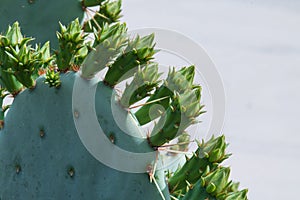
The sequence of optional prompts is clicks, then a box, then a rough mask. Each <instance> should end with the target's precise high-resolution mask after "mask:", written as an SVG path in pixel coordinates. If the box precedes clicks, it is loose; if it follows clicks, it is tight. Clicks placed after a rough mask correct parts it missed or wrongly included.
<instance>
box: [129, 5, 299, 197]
mask: <svg viewBox="0 0 300 200" xmlns="http://www.w3.org/2000/svg"><path fill="white" fill-rule="evenodd" d="M123 15H124V17H123V21H126V23H127V25H128V27H129V29H130V30H132V29H137V28H145V27H157V28H166V29H170V30H175V31H178V32H180V33H182V34H184V35H186V36H188V37H190V38H191V39H193V40H194V41H196V42H197V43H199V44H200V45H201V46H202V47H204V48H205V49H206V51H207V52H208V54H209V56H210V57H211V58H212V60H213V61H214V63H215V64H216V68H217V69H218V71H219V73H220V75H221V77H222V80H223V84H224V88H225V93H226V118H225V122H224V127H223V133H224V134H225V135H226V137H227V141H228V142H229V143H230V146H229V151H230V152H232V153H233V156H232V157H231V158H230V159H229V160H228V161H227V162H226V164H227V165H230V166H231V167H232V179H234V180H238V181H240V182H241V187H243V188H244V187H247V188H249V199H255V200H266V199H272V200H279V199H297V197H298V195H297V193H298V191H297V189H298V185H299V184H298V180H299V178H300V174H299V173H298V169H299V167H300V159H299V158H300V135H299V134H300V122H298V120H299V116H300V115H299V114H300V106H299V102H300V56H299V55H300V1H297V0H287V1H280V0H261V1H258V0H227V1H221V0H215V1H208V0H206V1H203V0H189V1H179V0H151V1H146V0H126V1H125V0H124V1H123Z"/></svg>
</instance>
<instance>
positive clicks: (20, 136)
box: [0, 73, 169, 200]
mask: <svg viewBox="0 0 300 200" xmlns="http://www.w3.org/2000/svg"><path fill="white" fill-rule="evenodd" d="M74 77H75V76H74V73H67V74H65V75H62V76H61V81H62V84H61V87H60V88H59V89H55V88H53V87H52V88H49V86H48V85H46V84H45V83H43V81H44V78H42V79H41V78H40V79H38V81H37V86H36V88H35V89H34V90H32V91H30V90H25V91H23V92H22V93H20V94H19V95H18V96H17V97H16V98H15V101H14V103H13V105H12V107H11V109H10V110H9V112H8V114H7V116H6V118H5V126H4V129H2V130H1V132H0V199H1V200H7V199H9V200H19V199H22V200H32V199H33V200H38V199H45V200H47V199H70V200H77V199H78V200H85V199H93V200H97V199H99V200H100V199H101V200H116V199H118V200H121V199H126V200H127V199H130V200H140V199H143V200H160V199H161V196H160V195H159V193H158V190H157V189H156V187H155V185H154V184H153V183H150V182H149V177H148V174H145V173H144V174H133V173H125V172H120V171H116V170H114V169H111V168H109V167H107V166H105V165H103V164H102V163H100V162H99V161H98V160H96V159H95V158H94V157H93V156H92V155H91V154H90V153H88V152H87V150H86V148H85V147H84V146H83V145H82V143H81V141H80V139H79V136H78V134H77V132H76V129H75V125H74V121H73V115H72V90H73V82H74ZM111 94H112V89H111V88H109V87H107V86H104V85H103V84H101V83H99V85H98V87H97V92H96V99H95V102H96V113H97V117H98V120H99V123H100V125H101V127H102V129H103V131H104V132H105V133H106V134H107V135H110V134H111V132H113V133H114V137H115V144H116V145H118V146H119V147H121V148H123V149H126V150H132V151H135V152H145V151H151V148H150V147H149V145H148V144H147V142H143V141H141V139H139V138H134V139H132V137H131V136H129V135H127V134H125V133H123V132H122V131H121V130H120V129H119V128H118V126H117V125H116V124H115V121H114V120H113V116H112V113H111V110H110V100H111ZM97 102H102V103H101V104H99V103H97ZM124 112H126V111H125V110H124ZM79 115H80V113H79ZM127 123H129V122H128V121H127ZM136 124H137V123H136V122H134V121H132V123H131V124H126V125H127V126H136ZM41 129H42V130H43V131H44V136H43V137H41V136H40V135H41V133H40V130H41ZM136 130H138V127H136ZM138 140H140V141H138ZM111 156H114V155H111ZM16 168H19V173H17V169H16ZM70 168H72V169H74V175H73V177H70V175H69V173H68V170H69V169H70ZM160 179H161V180H164V178H163V176H161V177H160ZM164 193H165V194H166V195H167V198H166V199H169V197H168V190H167V188H165V190H164Z"/></svg>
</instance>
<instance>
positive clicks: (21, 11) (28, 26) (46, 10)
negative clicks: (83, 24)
mask: <svg viewBox="0 0 300 200" xmlns="http://www.w3.org/2000/svg"><path fill="white" fill-rule="evenodd" d="M0 13H1V17H0V32H2V33H3V32H4V31H5V30H6V29H7V27H8V25H12V24H13V23H14V22H15V21H19V23H20V26H21V28H22V31H23V33H24V34H25V35H26V36H31V37H34V38H36V42H37V43H45V42H46V41H48V40H50V42H51V47H52V48H55V49H56V48H57V45H58V43H57V39H56V31H58V30H59V24H58V22H61V23H62V24H68V23H69V22H70V21H72V20H74V19H76V18H79V19H80V20H81V19H82V18H83V15H84V11H83V9H82V6H81V2H80V1H79V0H51V1H47V0H1V1H0Z"/></svg>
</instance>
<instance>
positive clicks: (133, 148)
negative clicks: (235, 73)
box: [0, 0, 247, 200]
mask: <svg viewBox="0 0 300 200" xmlns="http://www.w3.org/2000/svg"><path fill="white" fill-rule="evenodd" d="M0 5H1V7H0V13H1V14H2V15H3V17H2V18H1V21H0V28H1V30H3V31H2V33H1V35H0V85H1V88H0V89H1V90H0V92H1V95H0V103H1V105H2V109H0V125H1V131H0V199H1V200H19V199H22V200H27V199H72V200H75V199H80V200H82V199H99V200H115V199H133V200H140V199H145V200H146V199H149V200H159V199H163V200H170V199H179V200H193V199H197V200H198V199H200V200H206V199H212V200H246V199H247V190H246V189H244V190H239V189H238V183H235V182H232V181H231V180H230V179H229V177H230V169H229V168H227V167H224V166H221V163H222V161H224V160H225V159H227V158H228V157H229V156H230V155H229V154H227V153H226V147H227V144H226V142H225V137H224V136H219V137H216V138H215V137H212V138H211V139H210V140H208V141H201V142H198V148H197V150H196V151H195V152H194V153H193V155H192V156H190V157H186V158H185V160H184V164H183V165H182V166H181V167H179V168H178V169H177V170H176V171H173V170H171V168H174V166H171V167H169V168H162V169H160V168H156V167H157V163H158V162H159V160H160V159H164V157H163V156H162V157H161V156H159V154H160V151H161V149H168V147H170V148H169V151H170V152H173V153H174V152H175V153H174V154H176V152H177V153H178V152H185V151H186V150H187V149H188V144H189V142H190V141H189V140H190V138H189V136H188V134H187V132H186V129H187V128H188V127H189V126H190V125H192V124H195V123H198V121H197V118H198V116H200V115H202V114H203V113H204V111H203V105H202V104H201V103H200V101H201V87H200V86H199V85H196V84H194V74H195V67H194V66H188V67H183V68H181V69H180V70H175V68H170V70H169V73H168V76H167V78H166V80H161V78H160V75H161V74H160V73H159V69H158V64H157V63H156V62H155V60H154V54H155V53H156V52H157V51H156V50H155V42H154V39H155V38H154V35H153V34H151V35H148V36H144V37H140V36H136V37H134V38H132V37H129V36H128V35H127V34H126V33H127V28H126V25H125V24H122V23H120V22H118V19H119V18H120V11H121V1H119V0H117V1H102V0H83V1H74V0H73V1H71V0H68V1H51V2H47V3H46V1H42V0H41V1H24V2H21V1H6V0H5V1H2V2H1V3H0ZM63 5H66V6H65V7H69V8H70V10H69V11H68V12H65V9H61V8H63ZM92 6H98V7H96V10H95V11H93V12H92V10H90V8H88V7H92ZM41 7H43V8H47V9H46V10H45V9H44V10H45V12H44V13H43V15H39V17H38V18H39V19H35V18H32V16H30V14H29V13H40V8H41ZM12 9H15V10H20V12H18V16H14V15H13V13H14V12H13V11H12ZM48 12H49V13H48ZM50 12H51V13H50ZM84 12H86V14H89V15H91V16H90V18H89V19H88V20H86V21H83V13H84ZM29 17H30V18H29ZM16 19H17V20H18V21H19V22H14V20H16ZM45 19H47V20H49V22H48V23H44V21H43V20H45ZM72 20H73V21H72ZM42 21H43V24H41V22H42ZM59 21H61V23H59ZM44 24H46V25H45V26H44ZM63 24H67V25H63ZM8 25H9V26H8ZM23 25H24V32H25V34H23V33H22V31H23V29H22V31H21V28H20V26H22V28H23ZM4 26H5V27H6V26H8V29H7V30H6V31H4V28H3V27H4ZM55 31H57V32H56V37H57V40H56V42H55V40H54V38H53V34H55ZM45 33H46V34H45ZM24 35H26V36H27V35H33V36H34V37H36V38H37V42H38V43H39V42H41V41H42V42H43V43H44V44H43V45H41V44H37V45H33V44H34V42H36V41H34V39H33V38H30V37H25V36H24ZM91 35H92V38H93V39H92V40H91V39H87V38H88V37H89V36H91ZM89 38H90V37H89ZM49 40H50V41H51V43H54V44H56V45H54V47H55V48H56V50H53V51H52V50H50V49H51V48H50V43H49V42H47V41H49ZM98 72H102V73H104V75H103V76H104V77H103V80H101V81H100V82H99V81H95V80H97V79H98V76H97V74H98ZM128 78H131V79H128ZM128 80H130V81H128ZM123 81H127V84H126V87H125V89H124V91H123V92H122V93H120V91H119V90H118V89H117V86H118V84H120V83H121V82H123ZM78 83H80V86H81V88H80V90H79V91H80V94H79V95H78V94H77V96H76V95H75V96H74V90H75V89H74V88H75V86H76V84H78ZM95 83H96V84H95ZM91 88H95V91H96V92H95V94H94V97H93V100H94V101H95V106H94V110H95V117H96V118H97V123H99V125H100V126H101V128H102V129H103V133H104V135H105V138H106V139H107V140H108V141H109V143H108V145H109V146H110V147H111V148H112V149H113V148H121V149H123V150H125V151H128V152H133V153H134V154H139V153H140V154H143V153H151V154H153V155H154V156H153V158H152V159H151V162H148V163H144V165H143V167H144V171H142V172H141V171H140V172H133V171H130V170H127V171H122V170H118V169H116V168H113V167H111V166H109V165H107V164H105V163H102V162H99V160H98V159H97V158H96V157H95V156H93V155H92V154H91V152H90V150H89V149H88V148H86V146H85V145H84V143H83V141H82V140H81V138H80V135H79V134H78V127H77V126H76V124H77V123H80V122H81V121H82V120H83V119H84V118H85V117H86V116H89V110H88V109H86V108H87V107H89V106H90V105H89V102H88V101H86V107H85V106H81V107H77V105H74V98H75V99H76V98H80V99H81V100H82V99H83V100H84V99H85V98H86V95H87V94H88V93H87V91H88V90H89V89H91ZM77 89H78V88H77ZM7 97H12V98H13V103H12V104H11V105H6V104H4V99H5V98H7ZM141 102H143V103H141ZM84 103H85V101H83V105H85V104H84ZM154 104H156V105H160V106H158V107H155V108H154V109H153V107H151V106H152V105H154ZM136 108H138V109H137V110H136ZM116 115H117V119H118V120H116ZM155 119H157V120H156V123H154V125H153V128H152V130H151V131H150V132H148V133H147V134H145V135H144V136H141V134H142V133H143V127H142V126H143V125H145V124H148V123H153V121H154V120H155ZM85 120H86V119H85ZM88 120H89V119H88ZM88 120H87V121H88ZM121 127H122V128H121ZM86 128H87V129H88V127H86ZM128 133H130V134H128ZM86 134H87V133H86ZM176 139H178V143H177V144H175V145H172V144H170V142H172V141H174V140H176ZM98 142H99V144H98ZM93 145H95V146H98V145H99V146H100V147H101V141H93ZM103 151H104V153H105V154H107V156H108V157H110V158H112V160H114V159H115V162H116V163H118V160H116V159H118V158H119V157H118V156H119V155H117V154H116V152H115V151H111V152H110V151H105V149H104V150H103ZM132 162H133V164H134V161H133V160H132ZM120 165H121V164H120ZM168 169H169V170H168Z"/></svg>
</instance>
